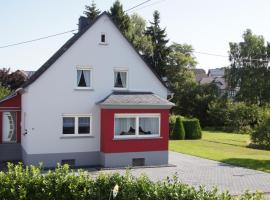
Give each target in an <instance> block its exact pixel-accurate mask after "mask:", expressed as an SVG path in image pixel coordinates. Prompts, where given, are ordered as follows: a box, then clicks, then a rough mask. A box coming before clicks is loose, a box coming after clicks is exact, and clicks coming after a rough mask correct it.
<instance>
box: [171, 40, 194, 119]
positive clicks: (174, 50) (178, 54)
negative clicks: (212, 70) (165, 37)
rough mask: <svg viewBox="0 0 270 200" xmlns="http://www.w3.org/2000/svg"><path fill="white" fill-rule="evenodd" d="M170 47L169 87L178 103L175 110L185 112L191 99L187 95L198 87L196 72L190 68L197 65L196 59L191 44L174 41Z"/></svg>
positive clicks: (175, 101) (180, 112) (179, 112)
mask: <svg viewBox="0 0 270 200" xmlns="http://www.w3.org/2000/svg"><path fill="white" fill-rule="evenodd" d="M170 49H171V52H170V54H169V56H168V58H167V62H168V63H167V67H166V76H167V78H168V85H169V88H170V89H171V90H172V92H173V93H174V98H173V99H172V100H173V101H174V103H175V104H176V107H175V108H174V112H176V113H177V114H183V109H184V107H186V106H187V105H186V104H187V103H189V102H190V101H191V100H188V99H185V98H186V95H188V93H189V91H191V90H192V89H193V88H195V87H196V81H195V77H194V73H193V72H192V71H191V70H190V68H193V67H194V66H195V65H196V61H195V57H194V56H193V55H192V51H193V49H192V47H191V46H190V45H187V44H183V45H182V44H177V43H173V44H172V45H171V46H170ZM187 101H188V102H187ZM185 114H186V113H185Z"/></svg>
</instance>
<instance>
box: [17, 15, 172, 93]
mask: <svg viewBox="0 0 270 200" xmlns="http://www.w3.org/2000/svg"><path fill="white" fill-rule="evenodd" d="M104 15H106V16H108V18H109V19H110V21H111V22H112V23H113V24H114V25H115V27H116V28H117V29H118V31H119V32H120V34H121V35H122V36H123V37H124V38H125V39H126V41H127V42H128V43H129V44H130V45H131V47H132V48H133V49H134V51H135V52H136V53H137V54H138V55H139V57H140V58H141V59H142V60H143V61H144V63H145V64H146V65H147V66H148V67H149V69H150V70H151V71H152V72H153V73H154V75H155V76H156V77H157V78H158V80H159V81H160V82H161V83H162V84H163V86H164V87H165V88H167V89H168V87H167V85H166V84H165V83H164V82H163V80H162V78H161V77H160V76H159V75H158V73H157V72H156V71H155V69H154V68H153V67H152V66H150V65H149V64H148V63H147V62H146V60H145V59H144V58H143V56H142V55H141V54H140V53H139V52H138V51H137V50H136V49H135V47H134V46H133V44H132V43H131V42H130V41H129V40H128V39H127V37H126V36H125V35H124V34H123V33H122V32H121V31H120V29H119V28H118V26H117V25H116V24H115V22H114V21H113V19H112V17H111V16H110V15H109V14H108V13H107V12H103V13H102V14H100V15H99V16H98V17H97V18H96V19H95V20H93V21H92V22H91V23H89V25H88V26H87V27H85V29H83V30H81V31H78V33H76V34H75V35H74V36H73V37H71V38H70V39H69V40H68V41H67V42H66V43H65V44H64V45H63V46H62V47H61V48H60V49H59V50H58V51H57V52H56V53H55V54H54V55H53V56H52V57H51V58H50V59H49V60H47V62H45V63H44V64H43V65H42V66H41V67H40V68H39V69H38V70H37V71H36V72H35V73H34V74H33V75H32V76H31V77H30V78H29V79H28V81H26V82H25V83H24V84H23V85H22V88H26V87H27V86H29V85H30V84H32V83H33V82H34V81H35V80H37V79H38V78H39V77H40V76H41V75H42V74H43V73H44V72H45V71H46V70H47V69H48V68H49V67H50V66H51V65H53V64H54V63H55V62H56V60H57V59H58V58H60V57H61V56H62V55H63V54H64V53H65V52H66V51H67V50H68V49H69V48H70V47H71V46H72V45H73V44H74V43H75V42H76V41H77V40H78V39H79V38H80V37H81V36H82V35H83V34H84V33H85V32H86V31H87V30H88V29H89V28H91V27H92V26H93V25H94V24H95V23H96V22H97V21H98V20H99V19H100V18H101V17H102V16H104Z"/></svg>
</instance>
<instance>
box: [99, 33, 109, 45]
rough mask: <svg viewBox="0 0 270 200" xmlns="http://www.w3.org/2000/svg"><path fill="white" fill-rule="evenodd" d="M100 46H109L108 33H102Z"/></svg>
mask: <svg viewBox="0 0 270 200" xmlns="http://www.w3.org/2000/svg"><path fill="white" fill-rule="evenodd" d="M99 44H102V45H107V44H108V39H107V34H106V33H101V34H100V40H99Z"/></svg>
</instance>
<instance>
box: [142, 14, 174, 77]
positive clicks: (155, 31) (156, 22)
mask: <svg viewBox="0 0 270 200" xmlns="http://www.w3.org/2000/svg"><path fill="white" fill-rule="evenodd" d="M146 35H148V36H150V37H151V39H152V44H153V55H151V56H150V57H149V58H148V60H149V62H150V64H151V65H152V66H153V67H154V68H155V69H156V71H157V73H158V74H159V75H160V76H161V77H163V76H165V68H166V64H167V62H166V61H167V60H166V59H167V56H168V55H169V53H170V49H169V48H168V47H167V46H166V45H167V43H168V42H169V40H167V39H166V37H167V35H166V29H165V28H164V29H162V28H161V27H160V14H159V12H158V11H157V10H156V11H154V14H153V22H150V26H149V27H147V30H146Z"/></svg>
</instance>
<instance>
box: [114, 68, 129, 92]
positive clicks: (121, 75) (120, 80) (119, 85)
mask: <svg viewBox="0 0 270 200" xmlns="http://www.w3.org/2000/svg"><path fill="white" fill-rule="evenodd" d="M127 81H128V72H127V70H115V71H114V88H116V89H127Z"/></svg>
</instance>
